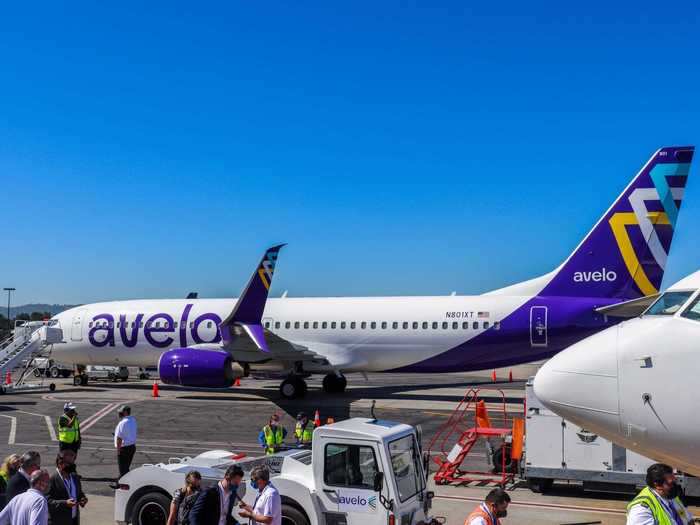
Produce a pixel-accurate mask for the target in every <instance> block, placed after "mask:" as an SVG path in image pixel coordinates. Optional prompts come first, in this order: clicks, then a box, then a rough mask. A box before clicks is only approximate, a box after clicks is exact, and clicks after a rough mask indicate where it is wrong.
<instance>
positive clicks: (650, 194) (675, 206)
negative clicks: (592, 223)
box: [574, 163, 689, 295]
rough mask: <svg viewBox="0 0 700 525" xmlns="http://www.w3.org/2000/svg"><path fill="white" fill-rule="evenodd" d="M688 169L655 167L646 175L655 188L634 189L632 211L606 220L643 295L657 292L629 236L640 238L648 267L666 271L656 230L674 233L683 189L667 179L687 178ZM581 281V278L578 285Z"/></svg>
mask: <svg viewBox="0 0 700 525" xmlns="http://www.w3.org/2000/svg"><path fill="white" fill-rule="evenodd" d="M688 168H689V164H687V163H666V164H656V165H655V166H654V167H653V169H652V170H651V171H650V172H649V176H650V178H651V180H652V182H653V183H654V187H653V188H636V189H634V190H633V191H632V193H631V194H630V195H629V198H628V201H629V204H630V206H631V207H632V211H624V212H617V213H614V214H613V215H612V216H611V217H610V219H609V221H608V222H609V224H610V228H611V229H612V232H613V235H614V236H615V241H616V243H617V247H618V249H619V250H620V255H621V256H622V259H623V261H624V263H625V267H626V268H627V271H628V272H629V274H630V277H631V278H632V279H633V280H634V282H635V283H636V284H637V286H638V287H639V290H640V291H641V292H642V293H643V294H644V295H652V294H655V293H657V292H658V289H657V288H656V286H654V284H652V282H651V280H650V279H649V277H648V276H647V273H646V272H645V269H644V265H643V264H642V263H641V262H640V254H638V253H637V252H636V251H635V249H634V243H633V241H632V236H633V235H637V236H639V235H641V236H642V237H643V239H644V241H645V243H644V244H643V246H644V247H645V248H647V249H648V251H649V253H650V254H651V257H652V258H653V262H652V261H650V260H649V261H645V263H646V264H647V265H648V264H649V263H651V264H652V265H653V264H654V263H655V264H656V265H657V266H658V268H659V269H660V270H661V272H663V271H664V270H665V268H666V259H667V258H668V252H667V250H666V248H664V245H663V244H662V241H661V239H660V237H659V230H660V229H662V228H668V229H670V231H671V232H673V229H674V228H675V226H676V220H677V218H678V210H679V205H680V202H681V201H682V200H683V193H684V188H683V187H672V186H670V185H669V179H670V180H674V179H677V178H678V177H683V178H685V177H687V175H688ZM684 182H685V181H683V183H684ZM650 208H651V209H650ZM635 230H636V232H635ZM633 232H634V233H633ZM576 273H584V272H576ZM592 273H594V274H596V273H598V272H592ZM613 273H614V272H613ZM574 280H576V276H574ZM592 280H595V279H592ZM604 280H609V279H604ZM583 281H584V280H583V279H581V281H578V282H583Z"/></svg>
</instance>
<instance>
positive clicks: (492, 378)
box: [491, 370, 496, 383]
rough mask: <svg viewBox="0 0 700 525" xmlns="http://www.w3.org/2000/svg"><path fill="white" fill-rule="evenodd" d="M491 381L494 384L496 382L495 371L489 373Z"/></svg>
mask: <svg viewBox="0 0 700 525" xmlns="http://www.w3.org/2000/svg"><path fill="white" fill-rule="evenodd" d="M491 380H492V381H493V382H494V383H495V382H496V371H495V370H494V371H493V372H492V373H491Z"/></svg>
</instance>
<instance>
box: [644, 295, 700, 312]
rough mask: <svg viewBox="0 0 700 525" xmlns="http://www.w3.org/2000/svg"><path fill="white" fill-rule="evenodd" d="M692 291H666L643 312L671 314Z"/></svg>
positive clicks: (676, 310) (678, 308)
mask: <svg viewBox="0 0 700 525" xmlns="http://www.w3.org/2000/svg"><path fill="white" fill-rule="evenodd" d="M694 293H695V292H694V291H688V292H666V293H665V294H663V295H662V296H661V297H659V298H658V299H657V300H656V302H654V304H652V305H651V306H650V307H649V309H648V310H647V311H646V312H644V315H673V314H675V313H676V312H678V310H680V309H681V306H683V304H685V302H686V301H687V300H688V298H690V296H691V295H693V294H694Z"/></svg>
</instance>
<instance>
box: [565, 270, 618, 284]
mask: <svg viewBox="0 0 700 525" xmlns="http://www.w3.org/2000/svg"><path fill="white" fill-rule="evenodd" d="M616 280H617V273H616V272H614V271H612V270H607V269H606V268H605V267H603V268H601V269H600V270H595V271H593V272H574V282H575V283H604V282H611V281H616Z"/></svg>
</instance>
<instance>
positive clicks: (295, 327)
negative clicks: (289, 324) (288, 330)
mask: <svg viewBox="0 0 700 525" xmlns="http://www.w3.org/2000/svg"><path fill="white" fill-rule="evenodd" d="M299 326H300V325H299V321H294V329H295V330H299Z"/></svg>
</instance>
